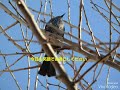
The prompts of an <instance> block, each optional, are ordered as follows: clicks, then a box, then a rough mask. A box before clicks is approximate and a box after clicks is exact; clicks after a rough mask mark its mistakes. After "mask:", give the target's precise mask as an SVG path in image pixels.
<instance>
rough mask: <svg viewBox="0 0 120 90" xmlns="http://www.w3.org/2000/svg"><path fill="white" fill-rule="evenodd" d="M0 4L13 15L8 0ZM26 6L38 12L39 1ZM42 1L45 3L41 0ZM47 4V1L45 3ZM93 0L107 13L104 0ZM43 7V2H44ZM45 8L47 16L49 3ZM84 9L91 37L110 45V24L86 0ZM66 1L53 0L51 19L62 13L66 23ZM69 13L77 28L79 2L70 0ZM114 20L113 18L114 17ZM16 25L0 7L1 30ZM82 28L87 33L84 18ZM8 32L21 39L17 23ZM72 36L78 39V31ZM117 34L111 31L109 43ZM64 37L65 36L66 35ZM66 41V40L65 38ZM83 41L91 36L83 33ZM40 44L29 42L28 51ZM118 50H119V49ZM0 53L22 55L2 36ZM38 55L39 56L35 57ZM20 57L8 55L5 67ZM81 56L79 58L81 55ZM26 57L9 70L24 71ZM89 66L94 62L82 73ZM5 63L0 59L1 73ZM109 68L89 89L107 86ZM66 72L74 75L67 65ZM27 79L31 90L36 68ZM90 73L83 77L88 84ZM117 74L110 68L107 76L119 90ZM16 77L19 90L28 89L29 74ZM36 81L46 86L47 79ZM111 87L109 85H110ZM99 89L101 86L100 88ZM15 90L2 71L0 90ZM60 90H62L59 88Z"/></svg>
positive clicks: (101, 89)
mask: <svg viewBox="0 0 120 90" xmlns="http://www.w3.org/2000/svg"><path fill="white" fill-rule="evenodd" d="M0 1H1V3H3V4H4V5H5V6H7V8H9V9H10V10H12V12H14V13H15V14H16V12H15V11H14V9H13V8H12V7H11V6H10V4H9V3H8V0H0ZM26 1H27V2H26V4H27V5H28V7H31V8H33V9H35V10H37V11H39V10H40V0H26ZM43 1H44V2H45V0H43ZM47 1H48V0H47ZM93 1H95V2H96V3H97V4H99V5H100V6H101V7H104V8H105V9H106V10H108V9H107V7H105V4H104V3H103V1H104V0H93ZM113 1H114V2H115V4H116V5H117V6H119V5H120V0H113ZM43 4H44V3H43ZM47 4H48V5H47V8H46V13H49V12H50V6H49V3H47ZM84 6H85V9H86V14H87V17H88V20H89V24H90V26H91V29H92V31H93V33H94V35H95V36H96V37H97V38H99V39H100V40H102V41H103V42H109V24H108V23H106V20H105V19H103V17H102V16H100V15H99V13H98V12H96V11H95V10H93V9H92V5H91V4H90V1H89V0H84ZM67 8H68V7H67V0H52V11H53V16H58V15H62V14H63V13H65V16H64V18H63V19H64V20H66V21H68V14H67V13H68V9H67ZM70 8H71V11H70V14H71V17H70V18H71V23H72V24H73V25H76V26H77V25H78V23H79V0H70ZM42 11H44V9H42ZM113 11H114V12H115V13H116V14H117V15H119V16H120V14H119V12H118V11H116V10H113ZM31 13H32V14H33V15H34V17H35V19H36V18H37V14H36V13H35V12H32V11H31ZM105 14H106V15H108V13H105ZM45 18H46V22H47V21H49V19H50V17H48V16H46V17H45ZM41 19H43V16H41ZM113 20H114V18H113ZM14 22H15V19H13V18H11V16H10V15H8V14H6V13H5V12H4V11H3V10H2V9H1V8H0V25H1V26H2V27H3V28H6V27H7V26H9V25H11V24H12V23H14ZM22 27H23V28H24V29H26V27H24V26H23V25H22ZM40 27H41V28H44V26H43V25H41V26H40ZM82 27H83V28H85V29H86V30H87V31H89V30H88V27H87V25H86V22H85V18H84V17H83V24H82ZM116 28H117V29H118V30H120V29H119V27H117V26H116ZM69 30H70V27H69V26H68V25H67V24H65V31H66V32H69ZM7 33H8V34H9V35H10V36H12V38H14V39H16V40H20V39H23V37H22V33H21V30H20V25H19V24H17V25H16V26H14V27H12V28H10V29H9V30H8V31H7ZM28 33H29V35H28V38H30V37H31V36H32V34H31V31H30V30H29V29H28ZM73 35H75V36H77V29H73ZM118 36H119V34H117V33H116V32H115V31H113V38H112V41H114V42H115V41H117V39H118ZM65 37H67V36H65ZM67 38H68V39H69V37H67ZM34 39H35V40H36V38H35V37H34ZM82 39H83V40H85V41H87V42H89V43H91V37H90V36H88V34H86V33H84V32H83V34H82ZM18 44H20V45H22V46H23V47H24V48H25V45H24V43H23V42H18ZM40 48H41V47H40V45H39V44H38V43H31V45H30V50H31V52H32V51H33V52H35V51H36V52H37V51H40V50H41V49H40ZM118 50H120V49H118ZM0 51H1V52H2V53H15V52H21V50H19V49H17V48H16V47H15V46H14V45H13V44H12V43H11V42H10V41H8V39H7V38H6V37H5V36H4V35H3V34H0ZM79 55H80V54H78V53H76V56H79ZM36 56H39V55H36ZM20 57H21V55H16V56H7V57H6V60H7V62H8V64H9V65H10V64H12V63H13V62H15V61H16V60H17V59H18V58H20ZM81 57H82V55H81ZM28 60H29V59H28V58H27V57H24V58H22V59H21V60H20V61H19V62H18V63H16V64H15V65H14V66H13V67H11V69H18V68H23V67H27V66H28ZM30 64H31V66H35V65H36V63H35V62H33V61H30ZM76 64H77V66H79V65H81V64H82V62H76ZM92 64H94V63H93V62H90V63H87V64H86V65H85V66H84V68H83V70H82V71H81V74H82V73H83V72H84V71H86V70H87V69H88V68H89V67H90V66H91V65H92ZM5 67H6V66H5V63H4V59H3V57H2V56H0V70H3V69H4V68H5ZM100 67H101V64H100V65H99V66H98V69H97V70H98V71H99V69H100ZM108 68H109V67H108V66H106V65H104V67H103V69H102V72H101V74H100V76H99V79H98V81H97V82H96V83H95V84H94V85H93V86H92V88H93V90H104V86H105V83H106V77H107V73H108ZM65 70H66V72H67V74H68V75H69V76H70V77H72V76H73V72H72V69H71V68H70V67H69V66H68V65H65ZM30 73H31V74H30V77H31V84H30V90H33V89H34V83H35V77H36V73H37V69H31V72H30ZM93 74H94V72H93V70H92V71H91V72H90V73H89V74H87V75H86V76H85V80H87V81H88V82H91V81H92V78H93ZM119 74H120V73H119V72H118V71H117V70H115V69H113V68H111V69H110V77H109V81H110V82H112V83H117V84H112V85H113V86H118V88H120V80H119V78H120V75H119ZM14 75H15V78H16V80H17V81H18V83H19V85H20V86H21V88H22V89H23V90H26V89H27V81H28V71H27V70H25V71H19V72H14ZM39 80H40V81H41V82H42V83H44V84H45V85H46V79H45V77H42V76H39ZM48 82H51V83H56V84H57V83H58V82H59V81H58V80H56V78H54V77H52V78H48ZM38 85H39V86H38V89H37V90H45V89H44V88H43V87H41V86H40V83H39V84H38ZM61 85H62V86H64V85H63V84H61ZM112 85H110V86H112ZM100 86H101V87H100ZM102 86H103V87H102ZM8 88H9V89H11V90H18V88H17V86H16V84H15V82H14V80H13V78H12V77H11V75H10V73H9V72H5V73H4V74H3V75H2V76H1V77H0V90H8ZM50 88H52V89H50V90H56V89H57V87H56V88H55V87H54V89H53V86H50ZM118 88H117V89H115V90H119V89H118ZM61 90H62V89H61ZM108 90H111V89H110V87H109V88H108Z"/></svg>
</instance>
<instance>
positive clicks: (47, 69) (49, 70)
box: [38, 55, 56, 77]
mask: <svg viewBox="0 0 120 90" xmlns="http://www.w3.org/2000/svg"><path fill="white" fill-rule="evenodd" d="M45 57H47V55H45ZM38 74H40V75H42V76H45V75H47V76H48V77H51V76H56V72H55V68H54V67H53V65H52V63H51V62H50V61H43V63H42V65H41V67H40V70H39V71H38Z"/></svg>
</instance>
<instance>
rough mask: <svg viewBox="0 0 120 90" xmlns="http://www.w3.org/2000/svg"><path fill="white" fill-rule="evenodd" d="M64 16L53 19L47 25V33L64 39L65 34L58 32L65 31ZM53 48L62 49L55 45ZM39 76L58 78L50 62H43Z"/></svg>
mask: <svg viewBox="0 0 120 90" xmlns="http://www.w3.org/2000/svg"><path fill="white" fill-rule="evenodd" d="M64 15H65V14H63V15H61V16H57V17H54V18H52V19H51V20H50V21H49V22H48V23H47V24H46V26H45V31H46V32H50V33H53V34H56V35H59V36H61V37H64V33H63V32H60V31H58V30H62V31H65V27H64V23H63V20H62V18H63V16H64ZM50 24H52V25H53V26H54V27H56V28H58V29H55V28H53V27H51V26H50ZM52 47H53V49H57V48H60V47H59V46H53V45H52ZM59 52H60V51H57V54H58V53H59ZM45 57H47V55H45ZM38 74H40V75H42V76H46V75H47V76H48V77H51V76H56V71H55V68H54V67H53V65H52V63H51V62H50V61H43V63H42V65H41V67H40V70H39V71H38Z"/></svg>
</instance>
